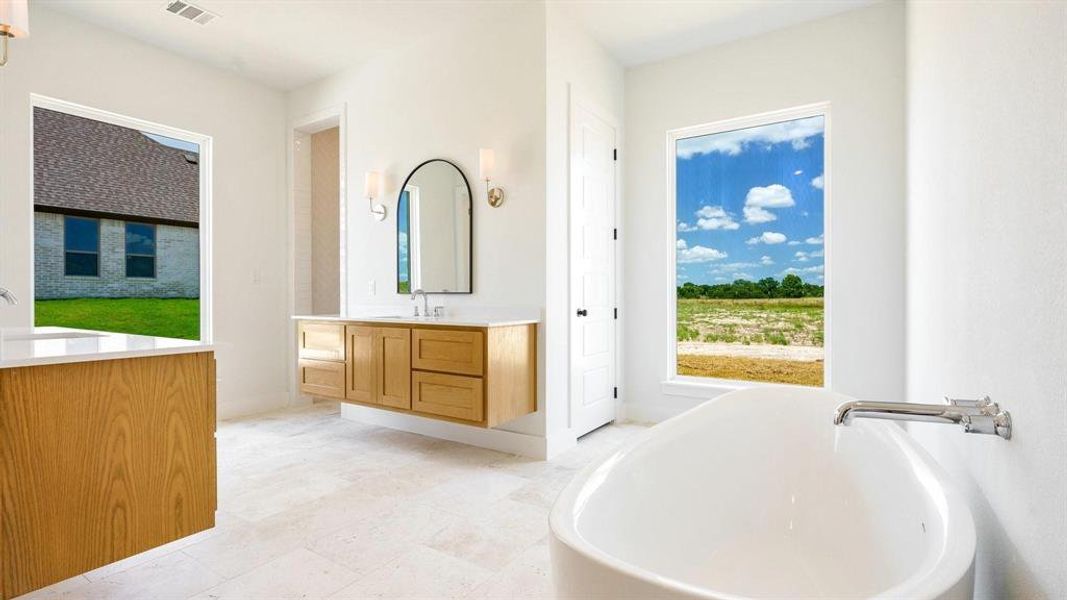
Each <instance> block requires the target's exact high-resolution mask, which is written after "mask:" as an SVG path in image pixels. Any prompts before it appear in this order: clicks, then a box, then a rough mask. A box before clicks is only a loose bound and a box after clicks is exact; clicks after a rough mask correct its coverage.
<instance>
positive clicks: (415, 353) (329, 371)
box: [299, 321, 537, 427]
mask: <svg viewBox="0 0 1067 600" xmlns="http://www.w3.org/2000/svg"><path fill="white" fill-rule="evenodd" d="M299 330H300V336H299V337H300V349H299V351H300V364H299V368H300V389H301V391H302V392H304V393H306V394H309V395H313V396H323V397H329V398H336V399H338V400H343V401H345V402H351V403H354V404H360V405H365V406H373V407H378V408H384V409H388V410H394V411H401V412H410V413H412V414H417V415H420V416H424V417H430V418H435V419H443V420H448V421H454V422H457V423H464V424H468V425H476V426H480V427H495V426H497V425H499V424H501V423H505V422H507V421H511V420H513V419H516V418H518V417H521V416H522V415H525V414H529V413H532V412H534V411H535V410H537V329H536V326H535V325H532V324H529V325H509V326H502V327H454V326H445V325H396V326H382V325H381V324H380V323H365V322H340V321H331V322H313V321H302V322H301V323H300V329H299Z"/></svg>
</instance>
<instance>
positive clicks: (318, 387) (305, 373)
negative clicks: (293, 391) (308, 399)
mask: <svg viewBox="0 0 1067 600" xmlns="http://www.w3.org/2000/svg"><path fill="white" fill-rule="evenodd" d="M300 391H301V392H303V393H305V394H308V395H310V396H324V397H326V398H344V397H345V364H344V363H339V362H333V361H329V360H307V359H304V358H302V359H300Z"/></svg>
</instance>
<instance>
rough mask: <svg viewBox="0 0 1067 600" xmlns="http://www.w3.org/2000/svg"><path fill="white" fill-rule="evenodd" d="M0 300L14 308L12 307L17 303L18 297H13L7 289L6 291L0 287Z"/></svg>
mask: <svg viewBox="0 0 1067 600" xmlns="http://www.w3.org/2000/svg"><path fill="white" fill-rule="evenodd" d="M0 298H3V299H4V302H7V303H8V304H10V305H11V306H14V305H16V304H18V303H19V299H18V296H15V294H12V293H11V290H9V289H7V288H5V287H0Z"/></svg>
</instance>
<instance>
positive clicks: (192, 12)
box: [167, 0, 218, 25]
mask: <svg viewBox="0 0 1067 600" xmlns="http://www.w3.org/2000/svg"><path fill="white" fill-rule="evenodd" d="M167 12H169V13H172V14H175V15H178V16H179V17H183V18H186V19H189V20H190V21H192V22H193V23H199V24H200V25H207V24H208V23H210V22H212V21H214V20H215V18H216V17H218V15H216V14H215V13H213V12H210V11H207V10H204V9H202V8H200V7H199V6H197V5H195V4H193V3H191V2H184V1H183V0H174V1H173V2H171V3H170V4H168V5H167Z"/></svg>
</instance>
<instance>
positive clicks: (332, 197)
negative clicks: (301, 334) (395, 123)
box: [311, 127, 341, 315]
mask: <svg viewBox="0 0 1067 600" xmlns="http://www.w3.org/2000/svg"><path fill="white" fill-rule="evenodd" d="M340 132H341V129H340V128H339V127H331V128H329V129H326V130H323V131H320V132H318V133H313V134H312V135H311V232H312V234H311V310H312V311H313V312H314V313H315V314H317V315H332V314H337V313H339V312H341V264H340V262H341V246H340V244H341V222H340V218H341V206H340V194H341V165H340V162H339V161H340V160H341V156H340V146H339V144H340V143H341V138H340Z"/></svg>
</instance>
